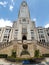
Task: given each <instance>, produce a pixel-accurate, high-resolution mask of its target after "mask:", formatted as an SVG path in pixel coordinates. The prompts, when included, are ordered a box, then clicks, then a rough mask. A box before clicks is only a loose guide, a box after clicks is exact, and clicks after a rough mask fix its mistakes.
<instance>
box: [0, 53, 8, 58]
mask: <svg viewBox="0 0 49 65" xmlns="http://www.w3.org/2000/svg"><path fill="white" fill-rule="evenodd" d="M7 56H8V55H7V54H0V58H7Z"/></svg>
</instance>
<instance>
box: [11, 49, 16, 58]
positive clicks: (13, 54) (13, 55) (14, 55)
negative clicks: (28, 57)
mask: <svg viewBox="0 0 49 65" xmlns="http://www.w3.org/2000/svg"><path fill="white" fill-rule="evenodd" d="M11 56H12V57H14V58H16V51H14V50H12V55H11Z"/></svg>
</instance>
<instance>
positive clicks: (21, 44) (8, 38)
mask: <svg viewBox="0 0 49 65" xmlns="http://www.w3.org/2000/svg"><path fill="white" fill-rule="evenodd" d="M12 44H13V45H12ZM8 45H9V46H8ZM7 47H8V48H7ZM0 48H1V50H0V53H3V52H5V54H6V53H7V54H8V55H10V54H11V50H12V49H14V50H15V51H17V56H18V57H21V55H25V54H26V55H25V56H27V57H33V56H34V51H35V50H37V49H39V50H40V54H42V53H43V54H44V53H49V28H43V27H36V25H35V21H31V19H30V12H29V9H28V5H27V3H26V2H25V1H23V2H22V3H21V6H20V10H19V14H18V20H17V21H14V23H13V26H12V27H9V26H7V27H4V28H0ZM22 57H24V56H22Z"/></svg>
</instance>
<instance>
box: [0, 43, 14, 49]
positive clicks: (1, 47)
mask: <svg viewBox="0 0 49 65" xmlns="http://www.w3.org/2000/svg"><path fill="white" fill-rule="evenodd" d="M12 44H13V43H12V42H8V43H3V44H1V45H0V49H3V48H6V47H8V46H10V45H12Z"/></svg>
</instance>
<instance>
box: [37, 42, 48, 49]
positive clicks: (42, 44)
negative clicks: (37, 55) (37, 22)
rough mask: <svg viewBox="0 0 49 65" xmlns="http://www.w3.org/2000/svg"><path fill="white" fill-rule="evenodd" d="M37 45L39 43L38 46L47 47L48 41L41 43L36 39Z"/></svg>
mask: <svg viewBox="0 0 49 65" xmlns="http://www.w3.org/2000/svg"><path fill="white" fill-rule="evenodd" d="M37 45H40V46H42V47H44V48H47V49H49V42H45V43H43V42H38V41H37Z"/></svg>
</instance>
